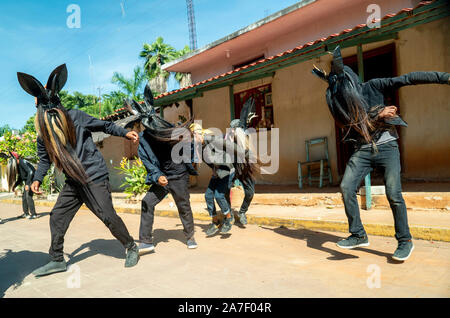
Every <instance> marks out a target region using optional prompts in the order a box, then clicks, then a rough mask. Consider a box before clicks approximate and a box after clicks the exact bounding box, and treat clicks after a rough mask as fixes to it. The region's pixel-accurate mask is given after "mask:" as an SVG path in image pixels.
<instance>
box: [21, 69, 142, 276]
mask: <svg viewBox="0 0 450 318" xmlns="http://www.w3.org/2000/svg"><path fill="white" fill-rule="evenodd" d="M17 77H18V80H19V83H20V85H21V86H22V88H23V89H24V90H25V91H26V92H27V93H29V94H31V95H33V96H35V97H36V107H37V112H36V118H35V126H36V131H37V132H38V138H37V152H38V157H39V164H38V167H37V170H36V173H35V175H34V179H33V183H32V184H31V190H32V191H33V192H34V193H38V194H39V193H41V192H40V191H39V186H40V185H41V183H42V180H43V178H44V176H45V175H46V173H47V170H48V169H49V167H50V164H51V163H52V162H53V163H54V164H55V166H56V167H57V168H58V169H59V170H62V171H63V172H64V173H65V175H66V182H65V185H64V187H63V189H62V190H61V192H60V194H59V196H58V199H57V201H56V204H55V206H54V207H53V209H52V212H51V213H50V231H51V246H50V250H49V254H50V257H51V261H50V262H49V263H48V264H46V265H44V266H42V267H40V268H38V269H37V270H35V271H34V272H33V274H34V275H35V276H43V275H48V274H52V273H55V272H61V271H65V270H66V262H65V260H64V257H63V244H64V235H65V233H66V231H67V229H68V227H69V224H70V222H71V221H72V219H73V217H74V216H75V214H76V212H77V211H78V210H79V209H80V207H81V205H82V204H83V203H84V204H86V206H87V207H88V208H89V209H90V210H91V211H92V212H94V214H95V215H96V216H97V217H98V218H99V219H100V220H101V221H102V222H103V223H104V224H105V225H106V226H107V227H108V228H109V230H110V231H111V233H112V234H113V236H114V237H115V238H117V239H118V240H119V241H120V242H121V243H122V245H123V246H124V247H125V249H126V260H125V267H131V266H134V265H136V264H137V262H138V260H139V254H138V248H137V245H136V244H135V243H134V240H133V238H132V237H131V236H130V234H129V233H128V230H127V228H126V226H125V224H124V223H123V221H122V219H121V218H120V217H119V216H118V215H117V213H116V211H115V210H114V207H113V204H112V198H111V187H110V185H109V175H108V169H107V167H106V164H105V161H104V159H103V157H102V155H101V153H100V151H99V150H98V149H97V148H96V147H95V144H94V142H93V141H92V135H91V132H94V131H103V132H104V133H107V134H111V135H114V136H119V137H126V138H128V139H131V140H134V141H135V142H136V141H138V140H139V137H138V135H137V133H136V132H128V131H127V130H125V129H123V128H121V127H119V126H116V125H114V124H113V123H111V122H106V121H102V120H99V119H96V118H94V117H91V116H89V115H87V114H86V113H84V112H82V111H80V110H76V109H72V110H69V111H67V110H66V109H65V108H64V106H63V105H62V104H61V101H60V99H59V96H58V93H59V91H60V90H61V89H62V88H63V86H64V84H65V83H66V80H67V69H66V65H65V64H63V65H61V66H59V67H57V68H56V69H55V70H54V71H53V72H52V73H51V74H50V76H49V78H48V81H47V85H46V86H45V87H44V86H43V85H42V84H41V82H39V81H38V80H37V79H36V78H34V77H33V76H31V75H28V74H24V73H17Z"/></svg>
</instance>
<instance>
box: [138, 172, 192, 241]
mask: <svg viewBox="0 0 450 318" xmlns="http://www.w3.org/2000/svg"><path fill="white" fill-rule="evenodd" d="M188 187H189V175H188V174H187V173H186V174H184V175H183V176H181V177H179V178H176V179H170V180H169V183H168V184H167V186H165V187H163V186H160V185H159V184H153V185H152V186H151V187H150V190H148V192H147V194H146V195H145V197H144V199H142V208H141V225H140V227H139V240H140V241H141V242H142V243H147V244H153V221H154V219H155V206H156V205H157V204H158V203H159V202H161V200H162V199H164V197H165V196H166V195H167V194H168V193H169V192H170V194H172V196H173V199H174V200H175V204H176V205H177V208H178V213H179V215H180V220H181V223H182V224H183V233H184V235H185V236H186V239H190V238H192V237H193V236H194V217H193V216H192V209H191V202H190V200H189V191H188Z"/></svg>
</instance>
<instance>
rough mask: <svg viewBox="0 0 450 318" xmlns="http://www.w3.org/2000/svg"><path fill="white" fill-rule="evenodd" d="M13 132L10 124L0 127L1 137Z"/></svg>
mask: <svg viewBox="0 0 450 318" xmlns="http://www.w3.org/2000/svg"><path fill="white" fill-rule="evenodd" d="M11 131H12V128H11V127H9V125H8V124H6V125H3V126H1V127H0V136H3V135H4V134H5V133H6V132H11Z"/></svg>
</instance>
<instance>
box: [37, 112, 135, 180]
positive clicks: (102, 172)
mask: <svg viewBox="0 0 450 318" xmlns="http://www.w3.org/2000/svg"><path fill="white" fill-rule="evenodd" d="M68 112H69V116H70V117H71V118H72V120H73V123H74V126H75V131H76V138H77V144H76V146H75V152H76V154H77V157H78V159H79V160H80V162H81V164H82V165H83V167H84V170H85V171H86V174H87V175H88V177H89V181H95V182H98V181H101V180H104V179H106V178H108V168H107V167H106V163H105V159H104V158H103V156H102V154H101V153H100V151H99V150H98V149H97V147H96V146H95V144H94V142H93V140H92V132H97V131H102V132H104V133H106V134H110V135H113V136H118V137H125V135H126V134H127V133H128V131H127V130H126V129H125V128H122V127H120V126H117V125H115V124H114V123H112V122H109V121H103V120H100V119H97V118H95V117H92V116H89V115H88V114H86V113H85V112H83V111H81V110H77V109H71V110H69V111H68ZM37 153H38V157H39V164H38V167H37V170H36V173H35V176H34V179H33V181H39V182H40V183H41V184H42V180H43V179H44V177H45V175H46V174H47V170H48V169H49V168H50V164H51V162H50V158H49V155H48V153H47V150H46V148H45V145H44V142H43V141H42V139H40V138H39V137H38V138H37ZM66 177H67V175H66Z"/></svg>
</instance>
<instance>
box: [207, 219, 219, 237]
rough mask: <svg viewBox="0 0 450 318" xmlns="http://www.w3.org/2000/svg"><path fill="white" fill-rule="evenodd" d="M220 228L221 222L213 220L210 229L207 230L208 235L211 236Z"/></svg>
mask: <svg viewBox="0 0 450 318" xmlns="http://www.w3.org/2000/svg"><path fill="white" fill-rule="evenodd" d="M219 228H220V224H216V223H214V222H212V223H211V224H210V225H209V227H208V229H207V230H206V236H211V235H214V234H216V233H217V232H218V231H219Z"/></svg>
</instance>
